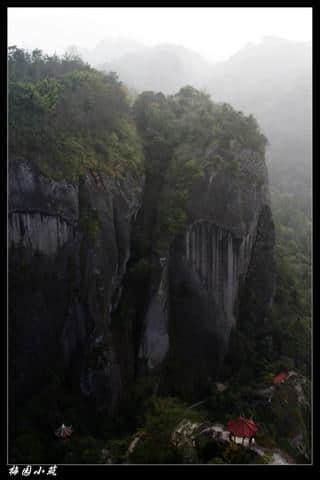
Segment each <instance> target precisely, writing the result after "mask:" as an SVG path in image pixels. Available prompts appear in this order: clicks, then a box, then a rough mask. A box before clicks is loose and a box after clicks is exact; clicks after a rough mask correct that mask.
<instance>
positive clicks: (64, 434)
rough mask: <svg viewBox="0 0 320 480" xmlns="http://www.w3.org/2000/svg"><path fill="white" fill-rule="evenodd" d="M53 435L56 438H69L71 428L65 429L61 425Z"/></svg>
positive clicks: (64, 426) (65, 427)
mask: <svg viewBox="0 0 320 480" xmlns="http://www.w3.org/2000/svg"><path fill="white" fill-rule="evenodd" d="M54 433H55V435H56V436H57V437H59V438H62V439H66V438H69V437H71V435H72V427H67V426H66V425H64V424H62V425H61V427H59V428H58V429H57V430H56V431H55V432H54Z"/></svg>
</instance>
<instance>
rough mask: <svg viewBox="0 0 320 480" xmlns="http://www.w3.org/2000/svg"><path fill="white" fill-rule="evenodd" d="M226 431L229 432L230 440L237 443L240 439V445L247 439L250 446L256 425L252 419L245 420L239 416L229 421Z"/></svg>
mask: <svg viewBox="0 0 320 480" xmlns="http://www.w3.org/2000/svg"><path fill="white" fill-rule="evenodd" d="M227 429H228V430H229V432H230V440H234V441H235V442H236V443H239V440H240V439H242V443H244V439H245V438H247V439H248V441H249V444H250V443H251V441H252V439H253V438H254V436H255V434H256V432H257V425H256V424H255V422H254V421H253V420H252V418H250V419H247V418H244V417H242V416H240V417H238V418H236V419H234V420H230V421H229V422H228V427H227ZM237 440H238V441H237Z"/></svg>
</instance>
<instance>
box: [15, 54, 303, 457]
mask: <svg viewBox="0 0 320 480" xmlns="http://www.w3.org/2000/svg"><path fill="white" fill-rule="evenodd" d="M9 80H10V85H9V129H10V132H11V133H10V135H9V195H10V197H9V232H10V235H9V243H10V256H9V281H10V287H9V292H10V294H9V303H10V325H11V326H10V355H11V357H10V369H11V370H10V389H11V392H12V399H13V403H14V404H15V407H14V409H15V410H14V411H13V412H12V415H13V420H12V424H11V429H12V435H11V438H12V458H13V459H14V461H16V462H17V461H18V460H19V461H20V460H22V461H23V462H25V461H26V462H31V460H32V457H33V458H35V457H34V456H36V457H37V460H39V461H49V462H52V461H57V462H59V461H65V462H66V463H74V462H75V461H76V462H77V461H79V459H80V460H81V461H83V462H84V463H88V462H92V461H93V462H95V461H98V462H101V457H100V452H101V451H102V450H101V449H102V447H103V446H104V445H105V442H107V444H108V448H111V449H112V450H113V453H112V455H113V456H114V457H115V458H116V459H118V463H121V462H122V460H124V457H123V455H124V453H125V452H124V451H123V449H124V448H125V449H126V448H127V447H128V442H129V441H130V438H131V439H132V435H133V434H134V432H135V431H136V430H137V429H141V428H142V429H146V430H147V432H149V435H151V440H150V441H147V442H146V443H142V447H141V448H142V450H138V452H137V453H136V454H135V455H137V456H136V457H135V459H134V458H132V462H133V463H139V461H141V459H142V460H144V461H146V463H153V462H155V463H161V462H162V461H163V462H164V463H171V462H172V463H179V462H180V461H181V460H182V458H181V455H180V454H179V452H177V451H176V450H175V449H173V447H172V445H171V443H170V440H169V439H170V437H169V434H170V429H172V428H174V427H175V425H176V422H177V421H178V419H179V417H181V415H187V416H190V417H192V414H190V415H189V414H188V413H186V405H184V404H183V403H181V402H182V399H184V400H185V401H191V400H192V401H193V400H199V399H202V398H203V396H206V395H209V396H210V398H211V401H212V405H214V402H215V401H216V400H218V398H217V395H216V393H217V392H215V391H214V381H215V380H216V379H219V378H220V379H223V380H226V381H229V382H230V384H232V385H234V387H233V388H234V389H235V391H238V390H239V386H240V385H241V383H243V382H245V383H246V384H247V386H249V387H250V385H251V386H253V385H254V384H255V382H257V381H258V382H262V383H263V382H265V381H266V380H265V378H266V376H268V375H270V374H272V373H276V372H277V369H278V368H292V367H293V368H295V369H297V370H298V371H299V372H300V373H303V374H305V373H307V375H308V365H307V363H308V358H307V354H308V352H307V351H306V350H304V349H303V348H301V349H300V350H299V352H298V353H297V349H296V340H297V337H296V336H295V331H294V330H292V331H288V332H286V334H287V337H288V338H286V337H285V336H283V331H282V327H281V325H279V324H278V318H279V317H278V316H277V313H276V314H273V312H272V311H271V305H272V298H273V291H274V273H275V272H274V263H273V249H274V226H273V220H272V215H271V209H270V197H269V191H268V179H267V170H266V165H265V160H264V155H265V148H266V138H265V136H264V135H263V134H262V133H261V132H260V129H259V126H258V124H257V122H256V120H255V119H254V117H253V116H248V117H247V116H245V115H243V114H242V113H239V112H237V111H235V110H234V109H233V108H232V107H231V106H230V105H227V104H219V103H215V102H212V101H211V100H210V98H209V96H208V95H206V94H204V93H203V92H200V91H198V90H196V89H195V88H193V87H191V86H187V87H184V88H182V89H180V90H179V92H178V93H176V94H174V95H170V96H165V95H163V94H162V93H154V92H150V91H149V92H144V93H142V94H141V95H139V96H138V98H137V99H136V101H135V102H134V104H133V105H132V106H130V105H131V104H132V100H131V99H130V98H129V95H128V92H127V89H126V87H125V86H124V85H123V84H122V83H121V82H120V81H119V80H118V78H117V76H116V75H114V74H109V75H105V74H103V73H101V72H98V71H96V70H94V69H92V68H91V67H90V66H88V65H86V64H84V63H83V62H82V61H81V60H80V59H77V58H74V57H69V58H58V57H55V56H53V57H52V56H46V55H43V53H42V52H41V51H34V52H32V54H28V53H27V52H24V51H23V50H20V49H18V48H16V47H12V48H10V49H9ZM284 278H285V277H284ZM285 281H286V278H285ZM283 286H284V289H283V291H282V297H280V298H278V301H277V302H276V304H277V305H278V308H280V310H281V308H284V307H288V305H290V306H291V305H293V306H294V307H297V308H301V305H300V303H299V302H300V299H299V297H296V296H294V295H295V289H294V286H293V288H292V290H290V293H289V294H290V295H291V293H292V295H293V296H292V300H290V302H291V303H290V302H289V303H288V291H287V288H286V287H287V285H286V284H284V285H283ZM26 318H28V323H26V321H25V319H26ZM270 319H272V322H270V321H269V320H270ZM286 320H287V319H286ZM298 320H299V319H298ZM298 324H299V327H301V329H302V333H303V334H305V332H307V329H306V330H303V328H305V325H304V324H301V325H300V323H299V322H298ZM306 327H307V326H306ZM230 335H231V340H230ZM266 335H268V341H267V342H264V339H265V337H266ZM299 340H300V338H299ZM213 345H214V346H215V348H213ZM239 345H241V346H242V349H239ZM300 346H301V345H300V344H299V348H300ZM290 348H291V350H290ZM226 354H227V355H226ZM284 356H286V358H284ZM281 357H282V358H281ZM190 360H191V361H190ZM279 362H280V363H279ZM199 372H201V374H200V375H199ZM232 391H233V390H232V389H231V391H230V398H229V403H226V406H225V407H226V410H225V411H224V414H226V412H227V410H228V412H230V409H232V410H233V409H236V408H237V407H236V406H235V404H236V403H237V402H236V401H235V400H236V397H233V396H232ZM239 391H240V390H239ZM35 392H36V393H35ZM247 393H248V392H247ZM247 393H246V394H247ZM173 395H174V396H176V397H178V399H177V400H175V399H173V398H172V396H173ZM164 397H166V398H164ZM241 401H244V397H243V398H242V396H241ZM294 401H295V400H293V403H294ZM226 402H228V400H227V399H226ZM227 404H228V406H227ZM249 405H250V407H249ZM219 408H220V414H221V415H223V412H222V410H223V408H221V405H220V407H219ZM243 408H245V409H247V408H255V406H254V404H251V401H249V404H246V403H243ZM293 408H295V407H294V406H293ZM299 408H300V407H299ZM113 412H117V416H116V417H115V416H114V417H113V418H112V417H110V416H109V414H112V413H113ZM299 412H300V410H299ZM230 413H231V412H230ZM257 414H258V415H262V413H261V411H260V410H259V409H257ZM205 415H209V416H212V415H214V414H213V411H210V408H209V409H208V411H207V412H206V413H205ZM65 416H67V417H68V418H69V419H70V422H71V423H72V424H73V425H76V426H77V429H78V433H77V436H76V437H75V442H73V443H72V445H70V447H71V448H67V449H64V448H63V447H62V445H56V444H55V443H54V439H53V440H52V441H51V440H48V438H47V434H48V431H50V430H53V429H54V427H55V426H56V423H58V422H60V419H61V417H65ZM195 416H197V415H195ZM17 419H18V420H17ZM161 419H162V420H161ZM260 421H261V423H263V422H266V425H265V427H264V428H265V432H264V434H265V435H266V436H267V437H268V436H269V437H271V438H273V440H274V439H275V438H276V435H277V434H276V432H275V431H273V430H272V428H273V427H272V428H271V427H270V428H269V423H270V419H269V420H268V419H263V415H262V416H261V419H260ZM303 421H304V420H303V419H302V418H301V415H300V413H298V414H296V416H295V417H294V420H293V421H292V424H289V425H286V430H285V433H284V432H282V435H284V434H285V435H287V434H288V432H289V433H290V434H293V435H298V434H299V431H300V430H301V425H302V424H303ZM159 422H160V423H159ZM158 442H161V449H159V443H158ZM306 443H307V440H306ZM291 448H292V447H291ZM226 458H228V461H227V463H233V462H234V461H235V458H233V457H232V455H231V457H226ZM116 463H117V461H116Z"/></svg>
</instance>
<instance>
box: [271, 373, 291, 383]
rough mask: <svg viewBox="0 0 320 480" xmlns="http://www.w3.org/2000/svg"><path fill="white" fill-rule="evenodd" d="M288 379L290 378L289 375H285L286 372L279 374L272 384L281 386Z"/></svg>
mask: <svg viewBox="0 0 320 480" xmlns="http://www.w3.org/2000/svg"><path fill="white" fill-rule="evenodd" d="M287 377H288V373H285V372H281V373H278V375H276V376H275V377H274V378H273V380H272V383H273V385H280V384H281V383H283V382H284V381H285V380H286V379H287Z"/></svg>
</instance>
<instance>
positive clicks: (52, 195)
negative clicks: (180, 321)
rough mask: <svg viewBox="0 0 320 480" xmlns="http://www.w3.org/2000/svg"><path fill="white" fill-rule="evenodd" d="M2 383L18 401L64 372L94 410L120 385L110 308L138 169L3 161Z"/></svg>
mask: <svg viewBox="0 0 320 480" xmlns="http://www.w3.org/2000/svg"><path fill="white" fill-rule="evenodd" d="M10 160H11V161H10V170H9V182H10V183H9V195H10V197H9V247H10V256H9V272H10V276H9V281H10V288H9V305H10V322H11V324H10V325H11V326H10V354H11V361H10V368H11V381H12V387H11V391H12V394H13V397H14V400H15V401H19V400H22V399H23V398H24V397H25V395H26V394H29V393H31V392H33V391H35V390H37V389H38V388H40V386H41V384H43V382H44V381H45V379H46V378H48V375H50V371H51V370H55V369H57V368H58V369H59V368H61V369H62V370H63V371H69V372H70V381H71V382H72V381H74V382H75V383H77V382H78V384H79V379H80V385H81V390H82V392H83V393H84V394H87V395H89V396H91V397H93V398H94V399H95V401H96V403H97V406H98V408H107V409H108V410H112V409H113V408H114V406H115V405H116V402H117V399H118V397H119V393H120V389H121V379H120V372H119V364H118V361H117V358H116V352H115V346H114V342H113V341H112V334H111V332H110V316H111V312H112V311H113V309H114V308H116V306H117V303H118V302H119V299H120V297H121V282H122V278H123V276H124V274H125V271H126V265H127V262H128V259H129V256H130V232H131V224H132V222H133V220H134V218H135V216H136V214H137V212H138V209H139V207H140V203H141V193H142V189H143V182H144V178H143V176H140V177H139V178H138V177H134V176H131V175H130V174H129V173H128V174H127V176H126V178H124V179H121V180H120V179H116V178H114V177H107V176H105V175H103V174H101V175H97V174H94V173H93V172H89V173H87V174H86V175H84V176H82V177H81V178H80V179H79V182H78V183H77V184H71V183H68V182H65V181H60V182H56V181H54V180H51V179H48V178H46V177H44V176H43V175H41V174H40V172H39V171H37V169H36V168H35V167H34V166H33V165H31V164H26V163H25V162H23V161H18V160H14V159H10Z"/></svg>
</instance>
